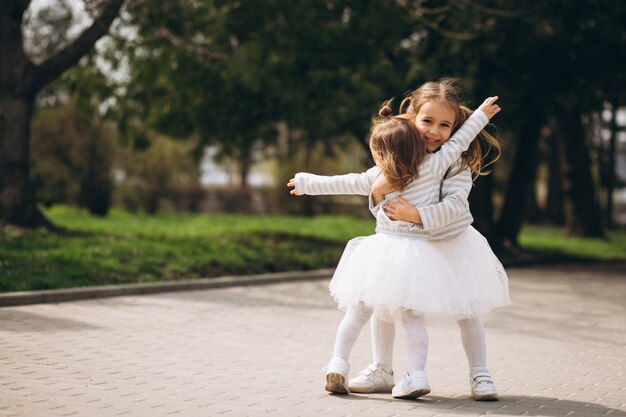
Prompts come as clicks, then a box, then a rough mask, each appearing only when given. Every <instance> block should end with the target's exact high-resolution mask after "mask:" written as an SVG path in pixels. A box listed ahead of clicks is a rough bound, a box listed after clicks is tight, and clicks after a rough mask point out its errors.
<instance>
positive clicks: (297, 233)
mask: <svg viewBox="0 0 626 417" xmlns="http://www.w3.org/2000/svg"><path fill="white" fill-rule="evenodd" d="M46 215H47V216H48V217H49V218H50V219H51V220H52V221H53V222H54V223H55V224H57V225H59V226H62V227H65V228H67V229H70V230H73V231H81V232H85V234H84V235H81V236H60V235H56V234H52V233H48V232H46V231H43V230H39V231H35V232H25V231H22V230H19V229H5V230H4V233H3V234H2V236H1V237H0V291H5V292H6V291H25V290H37V289H51V288H67V287H79V286H91V285H103V284H117V283H130V282H152V281H161V280H175V279H181V278H197V277H213V276H220V275H226V274H252V273H262V272H276V271H289V270H306V269H315V268H321V267H333V266H335V265H336V264H337V261H338V260H339V257H340V256H341V253H342V250H343V248H344V246H345V243H346V241H347V240H349V239H350V238H352V237H354V236H359V235H366V234H371V233H373V230H374V222H373V220H362V219H355V218H351V217H339V216H332V217H331V216H328V217H324V216H322V217H316V218H300V217H288V216H240V215H223V214H219V215H218V214H211V215H192V214H162V215H158V216H143V215H136V214H129V213H127V212H123V211H119V210H114V211H112V212H111V213H110V215H109V216H108V217H107V218H97V217H92V216H89V215H88V214H86V213H85V212H84V211H81V210H78V209H74V208H69V207H54V208H52V209H50V210H48V211H47V212H46Z"/></svg>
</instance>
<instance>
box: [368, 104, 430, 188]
mask: <svg viewBox="0 0 626 417" xmlns="http://www.w3.org/2000/svg"><path fill="white" fill-rule="evenodd" d="M378 114H379V116H380V117H377V118H374V119H373V120H372V127H371V129H370V150H371V151H372V156H373V158H374V161H375V162H376V165H378V167H379V168H380V170H381V171H382V173H383V175H384V176H385V178H386V179H387V181H389V183H390V184H392V185H393V186H394V187H396V188H398V189H399V190H403V189H404V188H406V187H407V186H408V185H409V183H411V181H413V180H415V179H417V176H418V171H419V166H420V164H421V163H422V161H423V160H424V158H425V157H426V154H427V149H426V144H425V143H424V141H423V140H422V138H421V135H420V133H419V131H418V130H417V127H415V124H414V123H413V122H412V121H411V120H410V119H409V118H407V117H406V116H405V115H400V116H392V115H391V108H390V107H389V106H388V105H385V106H384V107H383V108H381V110H380V111H379V112H378Z"/></svg>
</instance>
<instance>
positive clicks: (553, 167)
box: [546, 134, 565, 226]
mask: <svg viewBox="0 0 626 417" xmlns="http://www.w3.org/2000/svg"><path fill="white" fill-rule="evenodd" d="M548 161H549V162H548V164H549V167H548V171H549V173H548V175H549V176H548V198H547V201H546V219H547V220H548V222H549V223H550V224H555V225H558V226H563V224H564V223H565V219H564V217H563V178H562V177H563V176H562V175H561V164H560V161H559V148H558V142H557V140H556V137H555V136H554V134H552V135H550V156H549V159H548Z"/></svg>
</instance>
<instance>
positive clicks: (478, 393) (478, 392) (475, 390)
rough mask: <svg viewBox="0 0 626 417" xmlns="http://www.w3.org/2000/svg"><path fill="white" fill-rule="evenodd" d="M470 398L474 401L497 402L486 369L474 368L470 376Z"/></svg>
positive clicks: (495, 392) (493, 386)
mask: <svg viewBox="0 0 626 417" xmlns="http://www.w3.org/2000/svg"><path fill="white" fill-rule="evenodd" d="M470 390H471V391H470V397H471V398H472V399H473V400H475V401H497V400H498V392H497V391H496V386H495V385H494V383H493V378H492V377H491V374H490V373H489V371H488V370H487V368H474V369H472V372H471V374H470Z"/></svg>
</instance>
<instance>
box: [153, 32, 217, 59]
mask: <svg viewBox="0 0 626 417" xmlns="http://www.w3.org/2000/svg"><path fill="white" fill-rule="evenodd" d="M154 39H157V40H158V39H162V40H165V41H166V42H168V43H170V44H171V45H172V46H174V47H176V48H181V49H183V50H184V51H185V52H187V53H188V54H190V55H194V56H196V57H198V58H200V59H216V60H223V59H226V58H228V57H229V54H228V53H227V52H224V51H219V50H217V49H215V48H214V47H213V46H212V45H211V44H210V43H209V42H201V41H197V42H194V41H192V40H187V39H181V38H180V37H179V36H176V35H175V34H173V33H172V32H171V31H169V30H168V29H167V28H164V27H161V28H159V29H157V30H156V32H155V36H154Z"/></svg>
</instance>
